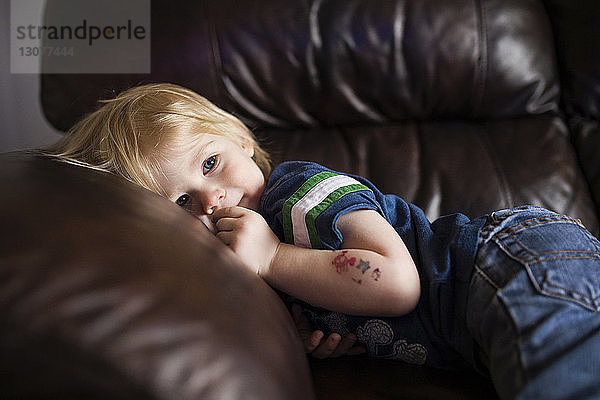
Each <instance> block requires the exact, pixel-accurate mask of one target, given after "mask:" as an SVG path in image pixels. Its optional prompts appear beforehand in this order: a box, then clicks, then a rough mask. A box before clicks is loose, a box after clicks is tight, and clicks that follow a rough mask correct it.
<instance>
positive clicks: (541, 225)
mask: <svg viewBox="0 0 600 400" xmlns="http://www.w3.org/2000/svg"><path fill="white" fill-rule="evenodd" d="M494 240H495V241H496V243H498V245H499V246H500V247H501V248H502V249H503V250H504V251H505V252H506V253H507V254H508V255H509V256H510V257H512V258H513V259H515V260H517V261H519V262H520V263H522V264H523V265H524V266H525V268H526V270H527V273H528V274H529V278H530V279H531V281H532V283H533V285H534V286H535V288H536V289H537V290H538V291H539V292H540V293H542V294H544V295H547V296H552V297H555V298H560V299H564V300H567V301H571V302H574V303H577V304H580V305H581V306H583V307H585V308H587V309H590V310H593V311H600V242H598V240H597V239H596V238H595V237H593V236H592V235H591V234H590V233H589V232H588V231H587V230H586V229H585V228H584V227H583V226H582V225H581V223H580V222H579V221H577V220H573V219H571V218H569V217H566V216H562V215H546V216H539V217H536V218H530V219H526V220H522V221H520V222H518V223H515V224H514V225H511V226H509V227H507V228H505V229H504V230H502V231H501V232H499V233H497V234H496V235H495V236H494Z"/></svg>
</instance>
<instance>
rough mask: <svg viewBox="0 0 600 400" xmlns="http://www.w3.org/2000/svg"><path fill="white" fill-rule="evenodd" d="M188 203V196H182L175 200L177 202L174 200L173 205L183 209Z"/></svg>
mask: <svg viewBox="0 0 600 400" xmlns="http://www.w3.org/2000/svg"><path fill="white" fill-rule="evenodd" d="M188 201H190V195H189V194H182V195H181V196H179V198H177V200H175V204H177V205H178V206H179V207H184V206H185V205H186V204H187V203H188Z"/></svg>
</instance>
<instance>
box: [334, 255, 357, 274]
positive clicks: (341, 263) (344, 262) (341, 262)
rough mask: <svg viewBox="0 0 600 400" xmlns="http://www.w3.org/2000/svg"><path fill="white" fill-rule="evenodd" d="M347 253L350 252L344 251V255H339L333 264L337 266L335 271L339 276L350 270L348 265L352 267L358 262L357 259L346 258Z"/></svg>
mask: <svg viewBox="0 0 600 400" xmlns="http://www.w3.org/2000/svg"><path fill="white" fill-rule="evenodd" d="M346 253H348V251H346V250H344V251H342V253H341V254H339V255H337V256H336V257H335V258H334V259H333V261H332V262H331V263H332V264H333V265H335V270H336V272H337V273H338V274H341V273H342V272H346V271H347V270H348V265H350V266H352V265H354V263H355V262H356V257H352V258H348V257H346Z"/></svg>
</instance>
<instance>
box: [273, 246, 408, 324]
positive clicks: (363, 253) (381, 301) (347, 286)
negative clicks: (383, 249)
mask: <svg viewBox="0 0 600 400" xmlns="http://www.w3.org/2000/svg"><path fill="white" fill-rule="evenodd" d="M408 261H410V265H403V262H408ZM261 275H262V276H263V278H264V279H265V280H266V281H267V282H269V283H270V284H272V285H273V286H275V287H277V288H279V289H280V290H283V291H285V292H287V293H289V294H291V295H292V296H295V297H297V298H299V299H301V300H303V301H306V302H308V303H310V304H313V305H316V306H320V307H323V308H326V309H329V310H332V311H337V312H342V313H347V314H354V315H378V316H386V315H403V314H406V313H408V312H410V311H411V310H412V309H413V308H414V307H415V305H416V302H417V301H418V297H419V290H420V287H419V280H418V276H416V275H415V274H414V266H413V264H412V260H400V261H398V260H397V259H391V258H389V257H385V256H382V255H380V254H378V253H376V252H374V251H370V250H361V249H344V250H336V251H331V250H314V249H306V248H301V247H296V246H293V245H288V244H283V243H282V244H280V245H279V248H278V250H277V252H276V254H275V256H274V258H273V260H272V262H271V265H270V267H269V269H268V270H267V271H264V273H262V274H261Z"/></svg>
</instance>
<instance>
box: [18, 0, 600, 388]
mask: <svg viewBox="0 0 600 400" xmlns="http://www.w3.org/2000/svg"><path fill="white" fill-rule="evenodd" d="M47 7H61V0H48V1H47ZM599 18H600V2H598V1H597V0H579V1H572V0H544V1H542V0H537V1H536V0H532V1H522V0H503V1H497V0H476V1H472V0H454V1H448V0H393V1H372V0H356V1H348V0H322V1H308V0H306V1H304V0H303V1H281V0H245V1H234V0H218V1H204V2H194V1H189V2H180V3H177V4H176V5H174V3H173V2H167V1H163V0H154V1H152V32H151V34H152V72H151V74H148V75H123V74H119V75H68V74H55V75H43V76H42V79H41V84H42V92H41V101H42V105H43V109H44V112H45V113H46V116H47V117H48V119H49V121H50V122H51V123H52V124H53V125H54V126H55V127H57V128H58V129H62V130H66V129H67V128H68V127H70V126H71V125H72V124H73V122H74V121H75V120H76V119H77V118H79V117H80V116H81V115H82V114H84V113H86V112H89V111H91V110H93V109H94V107H95V104H96V100H97V99H98V98H106V97H112V96H113V95H114V94H115V93H116V92H118V91H120V90H122V89H124V88H127V87H130V86H132V85H137V84H140V83H147V82H160V81H168V82H174V83H178V84H182V85H184V86H187V87H189V88H191V89H194V90H196V91H198V92H199V93H201V94H203V95H204V96H206V97H208V98H209V99H211V100H213V101H214V102H216V103H217V104H218V105H220V106H222V107H224V108H225V109H227V110H229V111H231V112H233V113H235V114H236V115H238V116H239V117H240V118H242V119H243V120H244V121H245V122H246V123H247V124H248V125H249V126H251V127H252V128H253V130H254V131H255V132H256V134H257V136H258V137H259V139H261V140H262V141H263V142H264V143H265V145H266V147H267V148H268V149H270V150H271V151H272V152H273V158H274V161H275V162H276V163H277V162H280V161H283V160H288V159H306V160H313V161H317V162H320V163H324V164H326V165H328V166H330V167H332V168H335V169H340V170H343V171H347V172H353V173H357V174H361V175H364V176H366V177H367V178H369V179H371V180H372V181H373V182H374V183H375V184H376V185H378V186H379V187H380V188H381V189H382V190H383V191H384V192H390V193H396V194H398V195H401V196H403V197H404V198H405V199H407V200H408V201H411V202H414V203H416V204H417V205H419V206H420V207H422V208H423V209H424V210H425V211H426V213H427V216H428V217H429V218H432V219H433V218H435V217H437V216H439V215H442V214H446V213H451V212H456V211H461V212H464V213H466V214H467V215H469V216H472V217H475V216H479V215H481V214H483V213H486V212H489V211H491V210H494V209H498V208H505V207H512V206H518V205H522V204H536V205H542V206H545V207H547V208H550V209H553V210H555V211H558V212H563V213H567V214H570V215H572V216H574V217H577V218H581V219H582V220H583V222H584V223H585V224H586V226H587V227H588V228H589V229H590V230H591V231H592V232H593V233H594V234H596V235H598V233H599V229H600V227H599V222H598V211H599V210H600V208H599V204H600V167H599V165H600V164H599V163H598V160H599V159H600V157H599V150H598V149H600V129H599V126H600V125H599V119H600V52H599V51H598V43H599V42H600V25H599V24H598V23H597V22H598V20H599ZM52 170H54V168H53V169H52ZM60 170H61V171H62V169H60ZM52 173H53V172H51V173H50V174H52ZM50 177H51V175H50V176H49V177H48V179H50ZM69 182H70V181H69ZM61 187H63V189H65V188H64V185H63V186H61ZM61 190H62V189H61ZM65 190H66V189H65ZM114 190H115V191H117V193H119V192H120V191H121V190H124V189H120V186H118V187H115V189H114ZM127 190H131V189H127ZM107 195H108V196H113V195H115V194H113V193H112V192H110V191H109V192H108V193H107ZM24 204H28V203H24ZM58 209H59V208H58V207H57V208H56V209H55V212H58V211H57V210H58ZM134 209H135V208H134ZM76 210H79V208H76ZM156 212H157V213H158V215H162V213H163V212H164V211H156ZM170 212H171V211H169V213H170ZM51 214H52V213H51ZM17 215H21V214H19V213H17ZM61 215H70V214H69V213H68V212H63V214H61ZM135 215H137V214H134V215H132V216H131V220H130V221H131V223H132V224H133V225H134V226H137V225H139V224H142V225H144V224H145V223H144V222H142V220H141V219H138V218H137V217H136V216H135ZM54 217H56V216H54ZM68 218H71V217H68ZM98 221H99V222H98V223H100V221H101V222H102V225H99V226H104V227H105V228H104V229H106V230H110V227H109V224H110V223H112V219H111V218H110V213H108V212H107V211H105V212H104V213H103V214H102V218H101V219H99V220H98ZM23 223H24V225H23V226H24V227H21V228H19V229H21V230H23V229H28V228H27V224H28V223H31V224H34V225H32V226H35V227H38V229H40V230H41V231H42V232H45V231H46V230H48V232H51V233H47V234H48V235H51V234H52V232H54V231H52V230H50V229H51V227H52V226H53V225H52V224H43V223H42V222H41V221H38V220H32V221H30V220H29V219H26V220H25V222H23ZM186 223H187V222H186ZM167 225H169V224H167ZM85 226H89V223H88V225H85ZM169 226H172V225H169ZM73 229H75V228H73ZM85 229H88V228H85ZM94 229H101V228H99V227H96V228H94ZM161 229H164V228H161ZM29 231H31V230H29ZM40 234H42V233H40ZM69 237H71V236H69ZM74 237H76V238H77V240H79V241H77V242H76V243H79V246H80V247H82V250H81V252H82V254H84V253H85V251H84V249H85V246H86V245H85V244H84V243H85V241H84V240H83V239H80V238H79V237H78V236H76V235H75V236H74ZM151 237H154V236H151ZM147 240H150V239H147ZM153 240H155V239H153ZM202 240H204V239H202ZM211 243H212V242H211ZM40 246H41V245H40ZM43 246H45V247H43V248H45V249H47V250H46V251H50V250H48V249H51V248H52V247H51V246H50V245H49V244H43ZM31 248H35V246H33V247H31ZM115 249H116V248H115ZM115 251H116V250H115ZM186 251H187V250H186ZM206 251H208V250H195V252H196V253H194V254H197V253H204V252H206ZM23 254H24V253H23ZM34 254H36V253H34ZM152 254H155V253H152ZM168 254H172V253H168ZM211 254H212V253H211ZM38 257H39V258H41V259H42V260H44V257H42V256H38ZM90 257H91V256H90ZM147 257H149V256H147ZM157 257H158V255H157ZM210 257H213V256H212V255H211V256H210ZM215 257H216V256H215ZM55 258H56V257H55ZM91 258H93V257H91ZM228 262H229V261H228ZM44 265H51V264H50V262H49V261H44ZM131 279H133V280H134V281H135V280H136V279H141V278H140V277H135V276H134V274H133V272H132V275H131ZM215 279H216V277H215ZM183 281H184V280H181V282H183ZM198 284H199V285H203V286H206V283H198ZM134 293H135V292H134ZM177 301H180V300H176V299H174V300H173V304H175V303H176V302H177ZM214 301H215V302H219V301H224V300H219V299H218V296H217V297H216V298H215V299H214ZM114 307H116V306H114ZM173 307H175V305H173ZM49 314H50V315H53V313H49ZM58 315H60V314H58ZM156 318H158V317H156ZM223 323H224V324H225V323H226V321H224V322H223ZM228 323H230V324H231V323H234V321H233V319H230V320H229V322H228ZM282 323H283V325H282V326H287V325H285V324H286V323H285V322H282ZM238 325H239V324H238ZM107 329H108V328H107ZM278 329H282V328H281V327H280V328H278ZM58 339H60V340H61V343H63V345H65V346H66V348H69V346H72V345H73V343H74V345H75V349H79V348H81V345H80V344H79V343H80V341H82V340H83V339H82V338H81V337H79V336H78V335H75V334H72V335H70V336H69V335H67V336H65V335H64V334H63V333H62V332H59V334H58ZM281 340H284V339H281ZM286 340H291V339H289V338H288V339H286ZM72 342H73V343H72ZM161 351H162V352H163V353H162V354H167V353H168V351H169V349H168V347H165V348H164V349H161ZM223 351H224V352H225V354H227V353H226V351H227V349H226V348H224V349H223ZM217 352H218V351H217V350H215V353H217ZM95 354H97V355H99V356H98V357H104V356H103V354H104V353H103V351H98V352H97V353H95ZM215 357H217V356H215ZM132 359H133V360H135V359H136V358H135V357H132ZM152 361H153V360H151V361H149V365H151V364H152ZM358 361H365V360H362V359H361V360H358ZM358 361H357V360H355V359H341V360H331V361H327V362H324V363H323V362H316V361H313V362H312V363H311V368H312V374H313V379H314V382H315V388H316V392H317V397H319V398H327V399H329V398H336V397H337V398H355V396H359V397H361V398H389V397H392V398H396V397H398V398H436V399H438V398H439V399H444V398H477V399H479V398H489V397H488V394H483V393H489V390H490V384H489V382H488V381H487V380H486V379H485V378H480V377H477V376H473V375H468V374H463V373H458V374H457V373H451V372H448V373H446V372H443V373H441V372H439V371H433V370H427V369H424V368H415V369H412V368H407V366H405V365H403V364H398V363H393V362H391V363H387V362H386V363H384V364H380V363H378V362H376V361H373V362H371V361H369V362H365V363H364V364H363V363H359V362H358ZM73 363H76V361H73ZM73 363H72V364H73ZM283 364H285V363H283ZM96 365H100V366H98V367H97V368H101V367H102V368H108V369H109V370H111V368H114V364H109V365H108V367H106V364H97V363H92V364H91V366H87V364H86V365H85V366H86V367H88V368H96V367H95V366H96ZM278 365H281V364H278ZM148 368H150V367H148ZM287 368H292V367H290V366H287ZM296 368H301V367H300V366H297V367H296ZM284 370H285V369H284ZM103 371H104V370H103ZM119 371H120V370H116V371H115V370H111V372H110V374H113V375H114V374H117V375H119V374H121V372H119ZM104 372H106V371H104ZM104 372H103V373H104ZM107 373H108V372H107ZM100 375H101V374H100ZM86 376H94V374H93V373H90V374H88V375H86ZM101 376H104V375H101ZM119 376H120V375H119ZM407 381H411V382H415V381H416V382H418V384H415V385H408V386H407V384H406V382H407ZM125 382H135V384H136V385H137V384H138V383H139V384H140V385H141V386H136V385H133V386H130V387H129V390H141V391H142V393H155V392H154V391H153V390H154V389H153V388H155V386H156V384H157V383H156V382H157V381H156V380H155V379H150V378H149V379H146V380H143V381H140V380H135V381H131V380H128V377H126V379H125ZM140 382H141V383H140ZM153 385H154V386H153ZM101 386H102V385H100V387H101ZM123 387H124V389H123V390H126V389H127V388H128V386H127V385H124V386H123ZM445 388H446V389H445ZM473 388H475V389H473ZM371 389H372V390H371ZM486 391H487V392H486ZM136 393H137V392H136ZM289 393H290V394H293V393H294V391H293V390H292V389H290V391H289Z"/></svg>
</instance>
